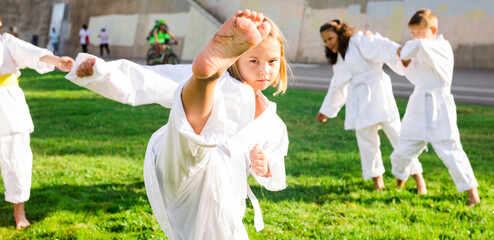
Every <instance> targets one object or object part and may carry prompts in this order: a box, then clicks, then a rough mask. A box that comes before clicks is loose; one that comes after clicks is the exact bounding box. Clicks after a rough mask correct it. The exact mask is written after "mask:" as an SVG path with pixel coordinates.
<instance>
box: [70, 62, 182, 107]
mask: <svg viewBox="0 0 494 240" xmlns="http://www.w3.org/2000/svg"><path fill="white" fill-rule="evenodd" d="M89 58H95V59H96V62H95V64H94V66H93V70H94V74H93V75H91V76H88V77H84V78H79V77H77V75H76V71H77V68H78V67H79V65H80V64H81V63H82V62H84V61H86V60H87V59H89ZM191 76H192V70H191V66H190V65H157V66H142V65H139V64H136V63H133V62H131V61H128V60H123V59H122V60H116V61H111V62H105V61H104V60H103V59H100V58H97V57H95V56H93V55H90V54H85V53H79V54H78V55H77V58H76V60H75V64H74V67H73V68H72V70H71V71H70V72H69V73H68V74H67V75H66V76H65V78H67V79H69V80H70V81H72V82H73V83H75V84H77V85H79V86H81V87H85V88H87V89H89V90H91V91H94V92H95V93H98V94H100V95H102V96H103V97H106V98H108V99H111V100H114V101H117V102H121V103H124V104H130V105H132V106H138V105H144V104H152V103H157V104H159V105H161V106H163V107H166V108H170V107H171V106H172V104H173V95H174V93H175V90H176V89H177V87H178V85H179V84H180V83H182V82H185V81H187V80H189V78H190V77H191Z"/></svg>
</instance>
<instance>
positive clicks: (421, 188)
mask: <svg viewBox="0 0 494 240" xmlns="http://www.w3.org/2000/svg"><path fill="white" fill-rule="evenodd" d="M413 178H414V179H415V184H417V193H418V194H427V186H426V185H425V180H424V177H423V176H422V173H417V174H414V175H413Z"/></svg>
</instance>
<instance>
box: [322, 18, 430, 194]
mask: <svg viewBox="0 0 494 240" xmlns="http://www.w3.org/2000/svg"><path fill="white" fill-rule="evenodd" d="M320 33H321V37H322V39H323V41H324V43H325V52H326V58H327V59H328V61H329V62H330V63H331V64H332V65H333V78H332V80H331V84H330V86H329V89H328V93H327V95H326V97H325V98H324V102H323V104H322V106H321V109H320V110H319V113H318V114H317V120H318V121H322V122H326V120H327V118H334V117H336V115H337V114H338V112H339V110H340V109H341V107H342V106H343V105H345V104H346V116H345V129H354V130H355V133H356V136H357V143H358V147H359V151H360V158H361V163H362V173H363V177H364V180H368V179H370V178H372V179H373V180H374V186H375V187H376V189H378V190H381V189H383V188H384V181H383V177H382V175H383V173H384V171H385V170H384V165H383V161H382V156H381V150H380V148H379V147H380V140H379V135H378V131H379V129H383V130H384V132H385V133H386V136H388V139H389V141H390V142H391V145H393V146H395V144H396V142H397V140H398V136H399V134H400V128H401V123H400V115H399V113H398V108H397V106H396V101H395V99H394V96H393V91H392V88H391V80H390V78H389V76H388V75H387V74H386V73H385V72H384V71H383V69H382V66H383V63H386V64H388V65H389V66H390V67H393V66H394V65H395V64H397V63H398V61H399V59H398V58H397V57H396V51H397V49H398V48H399V45H398V44H396V43H394V42H392V41H390V40H389V39H387V38H383V37H381V36H380V35H378V34H377V35H367V34H364V33H362V32H360V31H357V30H355V29H354V28H351V27H350V26H348V25H347V24H345V23H343V22H341V21H340V20H333V21H330V22H328V23H326V24H324V25H323V26H321V28H320ZM393 51H394V52H395V54H392V52H393ZM410 171H411V173H412V175H414V177H415V180H416V183H417V191H418V192H419V193H426V191H427V190H426V187H425V182H424V181H423V178H422V166H421V164H420V162H419V161H418V159H414V161H413V164H412V166H411V168H410Z"/></svg>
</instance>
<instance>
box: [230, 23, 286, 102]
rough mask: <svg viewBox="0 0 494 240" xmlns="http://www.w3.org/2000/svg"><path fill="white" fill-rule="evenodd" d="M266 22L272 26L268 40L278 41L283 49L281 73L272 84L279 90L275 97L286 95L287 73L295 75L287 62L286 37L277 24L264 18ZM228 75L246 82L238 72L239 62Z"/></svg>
mask: <svg viewBox="0 0 494 240" xmlns="http://www.w3.org/2000/svg"><path fill="white" fill-rule="evenodd" d="M264 22H268V23H269V24H271V31H270V32H269V34H268V36H267V37H266V39H267V38H274V39H276V40H278V42H279V43H280V47H281V55H280V56H281V57H280V71H279V72H278V76H277V77H276V79H275V80H274V82H273V83H272V84H271V86H275V87H276V88H277V89H276V92H275V93H274V94H273V95H278V94H280V93H285V91H286V89H287V86H288V76H287V73H290V75H291V76H293V74H292V70H291V69H290V66H288V62H287V61H286V58H285V48H284V45H283V43H284V42H285V37H284V36H283V33H282V32H281V31H280V29H279V28H278V26H276V24H275V23H274V22H273V21H272V20H271V19H269V18H268V17H265V18H264ZM263 41H264V40H263ZM228 73H230V76H232V77H234V78H236V79H238V80H240V81H242V82H243V81H244V80H243V79H242V76H241V75H240V71H239V70H238V66H237V62H235V63H234V64H233V65H231V66H230V67H229V68H228Z"/></svg>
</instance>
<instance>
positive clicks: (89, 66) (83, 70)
mask: <svg viewBox="0 0 494 240" xmlns="http://www.w3.org/2000/svg"><path fill="white" fill-rule="evenodd" d="M95 62H96V59H95V58H89V59H88V60H86V61H84V62H82V63H81V65H79V67H78V68H77V71H76V72H75V74H76V75H77V76H78V77H80V78H83V77H88V76H91V75H93V73H94V71H93V65H94V63H95Z"/></svg>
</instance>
